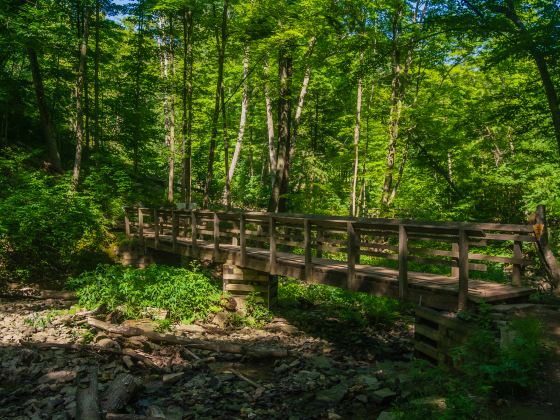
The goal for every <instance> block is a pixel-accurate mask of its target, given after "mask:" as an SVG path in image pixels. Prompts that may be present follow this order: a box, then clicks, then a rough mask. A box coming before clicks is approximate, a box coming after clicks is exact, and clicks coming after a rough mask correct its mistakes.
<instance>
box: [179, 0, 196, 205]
mask: <svg viewBox="0 0 560 420" xmlns="http://www.w3.org/2000/svg"><path fill="white" fill-rule="evenodd" d="M192 34H193V12H192V10H185V11H183V44H184V50H183V129H182V131H183V133H182V134H183V164H182V168H183V175H182V177H181V191H182V194H181V195H182V199H183V202H184V203H187V204H188V203H190V202H191V185H192V181H191V179H192V176H191V172H192V169H191V166H192V136H191V132H192V115H193V113H192V93H193V84H192V82H193V80H192V76H193V56H192V54H193V51H192Z"/></svg>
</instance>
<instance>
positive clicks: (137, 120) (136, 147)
mask: <svg viewBox="0 0 560 420" xmlns="http://www.w3.org/2000/svg"><path fill="white" fill-rule="evenodd" d="M138 7H139V10H138V15H139V16H138V45H137V47H136V71H135V75H134V104H133V106H134V112H133V115H134V120H133V123H134V132H133V136H132V162H133V168H134V173H135V174H138V166H139V162H140V134H141V129H142V126H141V122H142V116H141V110H140V102H141V99H142V90H141V88H142V85H141V83H140V78H141V76H142V70H143V68H144V62H143V53H144V51H143V44H144V8H143V3H142V2H139V4H138Z"/></svg>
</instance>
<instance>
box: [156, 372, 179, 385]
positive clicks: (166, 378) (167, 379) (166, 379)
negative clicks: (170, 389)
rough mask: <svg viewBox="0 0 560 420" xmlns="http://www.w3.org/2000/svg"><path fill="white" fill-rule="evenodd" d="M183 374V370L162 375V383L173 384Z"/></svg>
mask: <svg viewBox="0 0 560 420" xmlns="http://www.w3.org/2000/svg"><path fill="white" fill-rule="evenodd" d="M183 375H184V374H183V372H178V373H169V374H167V375H163V377H162V378H161V379H162V381H163V383H164V384H174V383H175V382H178V381H179V379H181V378H182V377H183Z"/></svg>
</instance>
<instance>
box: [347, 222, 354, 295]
mask: <svg viewBox="0 0 560 420" xmlns="http://www.w3.org/2000/svg"><path fill="white" fill-rule="evenodd" d="M346 232H347V233H348V245H347V248H348V249H347V251H346V252H347V254H348V277H347V280H346V288H347V289H348V290H356V233H355V232H354V225H353V224H352V222H350V221H349V222H346Z"/></svg>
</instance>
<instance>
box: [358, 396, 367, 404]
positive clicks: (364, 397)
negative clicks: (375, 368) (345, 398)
mask: <svg viewBox="0 0 560 420" xmlns="http://www.w3.org/2000/svg"><path fill="white" fill-rule="evenodd" d="M356 400H357V401H359V402H361V403H364V404H367V402H368V397H367V396H366V395H364V394H358V395H356Z"/></svg>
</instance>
